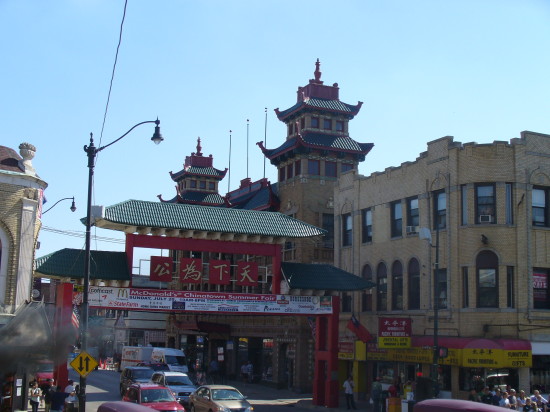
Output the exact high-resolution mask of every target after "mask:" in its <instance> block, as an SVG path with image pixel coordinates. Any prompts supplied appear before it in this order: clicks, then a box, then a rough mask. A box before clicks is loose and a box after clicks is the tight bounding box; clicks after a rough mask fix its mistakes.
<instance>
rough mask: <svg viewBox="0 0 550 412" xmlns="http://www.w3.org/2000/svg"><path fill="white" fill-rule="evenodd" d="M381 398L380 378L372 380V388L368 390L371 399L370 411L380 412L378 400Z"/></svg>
mask: <svg viewBox="0 0 550 412" xmlns="http://www.w3.org/2000/svg"><path fill="white" fill-rule="evenodd" d="M381 397H382V384H381V383H380V378H379V377H376V378H374V382H373V383H372V387H371V390H370V398H371V399H372V410H373V412H380V406H381V403H380V400H381Z"/></svg>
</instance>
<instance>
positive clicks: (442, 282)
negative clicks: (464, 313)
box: [435, 269, 447, 309]
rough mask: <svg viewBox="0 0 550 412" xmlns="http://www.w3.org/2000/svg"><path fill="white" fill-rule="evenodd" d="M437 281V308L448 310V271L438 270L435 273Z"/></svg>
mask: <svg viewBox="0 0 550 412" xmlns="http://www.w3.org/2000/svg"><path fill="white" fill-rule="evenodd" d="M435 275H436V276H435V281H436V282H437V285H436V290H435V292H436V296H437V305H438V306H437V307H438V308H439V309H446V308H447V269H438V270H437V272H435Z"/></svg>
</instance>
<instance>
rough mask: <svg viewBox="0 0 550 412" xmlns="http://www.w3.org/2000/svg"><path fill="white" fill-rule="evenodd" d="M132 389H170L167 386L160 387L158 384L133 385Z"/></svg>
mask: <svg viewBox="0 0 550 412" xmlns="http://www.w3.org/2000/svg"><path fill="white" fill-rule="evenodd" d="M129 387H130V388H140V389H168V388H167V387H166V386H163V385H159V384H158V383H151V382H147V383H132V384H131V385H130V386H129Z"/></svg>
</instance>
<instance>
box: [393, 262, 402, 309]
mask: <svg viewBox="0 0 550 412" xmlns="http://www.w3.org/2000/svg"><path fill="white" fill-rule="evenodd" d="M391 276H392V285H391V291H392V299H391V306H392V310H403V265H402V264H401V262H399V261H397V260H396V261H395V262H393V265H392V268H391Z"/></svg>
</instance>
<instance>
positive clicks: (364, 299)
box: [361, 265, 372, 312]
mask: <svg viewBox="0 0 550 412" xmlns="http://www.w3.org/2000/svg"><path fill="white" fill-rule="evenodd" d="M362 275H363V279H365V280H366V281H369V282H372V269H371V267H370V265H365V266H363V274H362ZM361 311H362V312H370V311H372V290H371V289H367V290H364V291H363V293H362V295H361Z"/></svg>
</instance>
